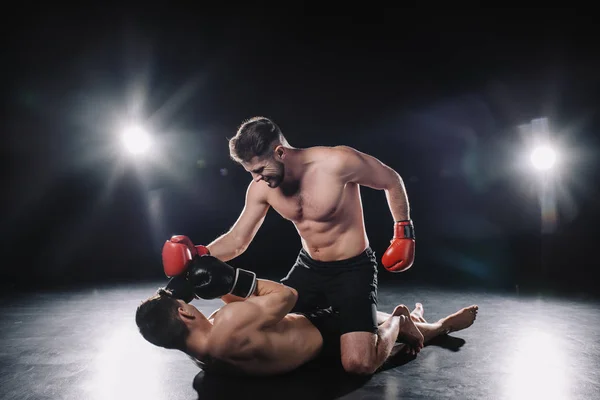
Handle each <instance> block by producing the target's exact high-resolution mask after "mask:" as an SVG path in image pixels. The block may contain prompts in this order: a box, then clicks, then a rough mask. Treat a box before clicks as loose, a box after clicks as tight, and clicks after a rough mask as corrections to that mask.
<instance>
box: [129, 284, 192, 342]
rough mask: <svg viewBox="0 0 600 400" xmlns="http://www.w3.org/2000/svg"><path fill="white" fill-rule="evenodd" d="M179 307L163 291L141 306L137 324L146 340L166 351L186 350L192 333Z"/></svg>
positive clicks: (136, 316) (138, 310)
mask: <svg viewBox="0 0 600 400" xmlns="http://www.w3.org/2000/svg"><path fill="white" fill-rule="evenodd" d="M179 307H180V304H179V302H178V301H177V300H176V299H174V298H173V297H171V296H170V295H169V293H168V292H167V291H165V290H162V289H161V290H159V291H158V293H157V295H156V296H154V297H151V298H149V299H148V300H146V301H144V302H143V303H142V304H140V305H139V307H138V308H137V310H136V313H135V323H136V324H137V326H138V329H139V330H140V333H141V334H142V336H143V337H144V339H146V340H147V341H149V342H150V343H152V344H154V345H156V346H160V347H164V348H166V349H177V350H185V347H186V345H185V340H186V339H187V337H188V335H189V334H190V331H189V329H188V327H187V326H186V325H185V323H184V322H183V321H182V320H181V319H180V318H179V311H178V309H179Z"/></svg>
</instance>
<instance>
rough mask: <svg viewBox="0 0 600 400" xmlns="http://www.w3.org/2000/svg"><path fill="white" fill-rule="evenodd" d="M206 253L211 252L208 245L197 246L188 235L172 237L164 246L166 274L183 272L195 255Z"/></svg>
mask: <svg viewBox="0 0 600 400" xmlns="http://www.w3.org/2000/svg"><path fill="white" fill-rule="evenodd" d="M206 254H210V252H209V251H208V248H207V247H206V246H201V245H199V246H195V245H194V243H192V241H191V240H190V238H189V237H187V236H183V235H176V236H173V237H171V239H170V240H167V241H166V242H165V244H164V245H163V248H162V261H163V268H164V270H165V275H167V277H169V278H170V277H173V276H177V275H180V274H182V273H183V272H184V271H185V270H186V269H187V267H188V265H189V263H190V261H192V259H193V258H194V257H196V256H203V255H206Z"/></svg>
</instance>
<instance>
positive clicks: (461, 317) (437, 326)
mask: <svg viewBox="0 0 600 400" xmlns="http://www.w3.org/2000/svg"><path fill="white" fill-rule="evenodd" d="M478 310H479V307H478V306H476V305H472V306H469V307H465V308H463V309H461V310H459V311H457V312H455V313H454V314H452V315H449V316H447V317H446V318H442V319H440V320H439V321H438V322H436V323H433V324H428V323H421V322H415V326H416V327H417V328H418V329H419V332H421V334H422V335H423V338H424V344H427V343H428V342H429V341H431V340H432V339H433V338H435V337H437V336H440V335H445V334H448V333H450V332H456V331H460V330H462V329H466V328H468V327H469V326H471V325H473V323H474V322H475V319H476V318H477V311H478ZM399 352H404V353H410V354H415V353H414V351H413V350H412V349H411V347H410V346H406V345H405V344H401V345H397V346H395V347H394V349H393V350H392V352H391V353H390V356H394V355H395V354H398V353H399Z"/></svg>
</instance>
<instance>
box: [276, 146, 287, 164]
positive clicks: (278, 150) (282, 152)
mask: <svg viewBox="0 0 600 400" xmlns="http://www.w3.org/2000/svg"><path fill="white" fill-rule="evenodd" d="M284 157H285V147H283V146H282V145H277V147H275V158H276V159H278V160H283V158H284Z"/></svg>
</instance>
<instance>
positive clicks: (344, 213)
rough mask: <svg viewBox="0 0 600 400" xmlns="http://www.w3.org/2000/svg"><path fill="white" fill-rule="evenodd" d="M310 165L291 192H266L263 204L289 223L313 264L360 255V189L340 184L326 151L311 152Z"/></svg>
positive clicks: (363, 244)
mask: <svg viewBox="0 0 600 400" xmlns="http://www.w3.org/2000/svg"><path fill="white" fill-rule="evenodd" d="M309 151H312V152H313V153H314V158H313V160H314V161H313V162H311V163H310V164H308V165H307V166H306V170H305V173H304V175H303V177H302V179H301V180H300V182H299V185H298V187H297V188H296V189H295V190H292V191H289V190H287V191H286V190H285V188H281V187H280V188H277V189H275V190H273V189H269V188H266V190H268V194H267V201H268V203H269V204H270V205H271V207H273V209H275V211H277V212H278V213H279V214H280V215H281V216H282V217H284V218H286V219H287V220H289V221H291V222H292V223H293V224H294V226H295V227H296V230H297V231H298V233H299V234H300V237H301V239H302V246H303V247H304V249H305V250H306V251H307V252H308V254H309V255H310V256H311V257H312V258H313V259H315V260H320V261H334V260H343V259H346V258H350V257H354V256H356V255H358V254H360V253H361V252H363V251H364V250H365V249H366V248H367V246H368V245H369V243H368V238H367V235H366V231H365V225H364V218H363V209H362V201H361V197H360V186H359V185H357V184H355V183H351V182H348V183H344V182H343V180H342V179H341V178H340V177H339V176H336V174H335V172H334V171H333V170H332V168H331V167H330V161H329V160H328V157H327V150H326V149H322V148H314V149H311V150H309Z"/></svg>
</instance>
